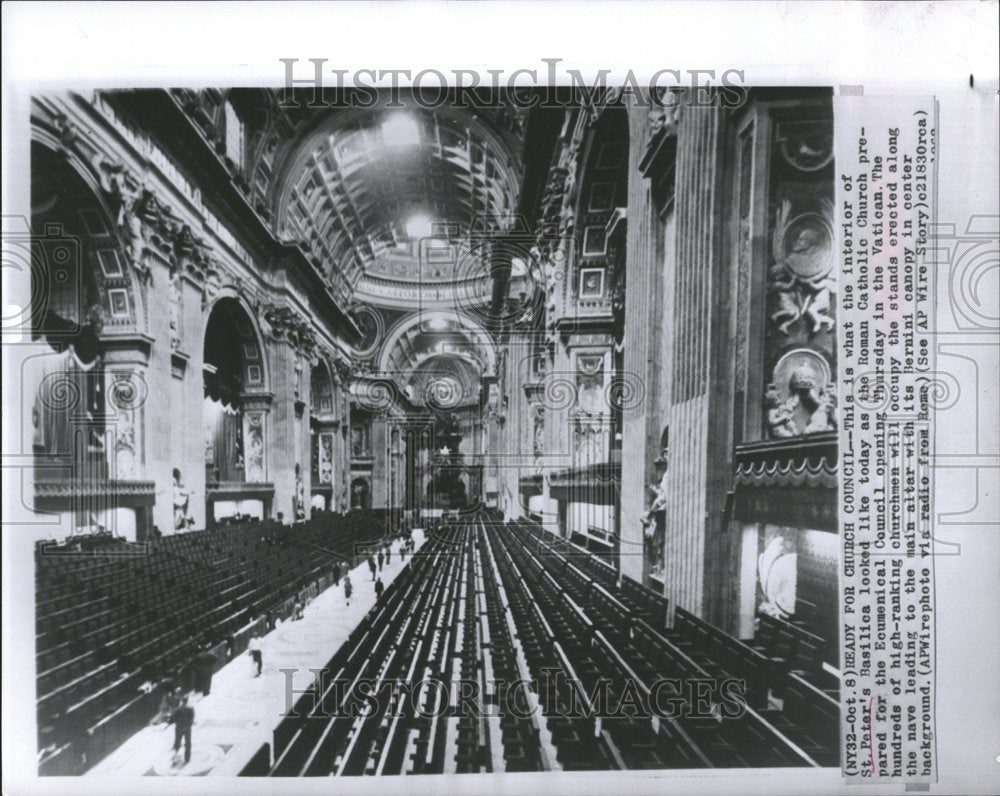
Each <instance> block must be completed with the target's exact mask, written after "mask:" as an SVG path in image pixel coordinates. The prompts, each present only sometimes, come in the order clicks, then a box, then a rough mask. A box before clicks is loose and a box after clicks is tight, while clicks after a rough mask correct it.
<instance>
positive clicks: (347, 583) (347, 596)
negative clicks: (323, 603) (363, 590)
mask: <svg viewBox="0 0 1000 796" xmlns="http://www.w3.org/2000/svg"><path fill="white" fill-rule="evenodd" d="M353 591H354V587H353V586H352V585H351V576H350V575H345V576H344V600H345V601H346V602H347V604H348V605H350V604H351V592H353Z"/></svg>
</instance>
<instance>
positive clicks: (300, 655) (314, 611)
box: [86, 530, 424, 777]
mask: <svg viewBox="0 0 1000 796" xmlns="http://www.w3.org/2000/svg"><path fill="white" fill-rule="evenodd" d="M413 536H414V541H415V544H416V548H417V549H419V548H420V546H421V545H422V544H423V541H424V539H423V534H422V532H421V531H419V530H415V531H414V534H413ZM409 561H410V557H409V556H408V557H407V559H406V562H402V561H401V560H400V558H399V542H394V543H393V545H392V562H391V563H390V564H387V565H385V566H384V567H383V569H382V573H381V577H382V582H383V583H384V584H385V585H386V586H387V587H388V585H389V584H390V583H392V581H393V580H395V579H396V577H397V576H398V575H399V573H400V572H401V571H402V570H403V568H404V567H405V566H406V565H407V564H409ZM351 583H352V585H353V586H354V593H353V595H352V597H351V604H350V606H347V605H345V601H344V586H343V581H341V583H340V585H338V586H331V587H330V588H329V589H327V590H326V591H325V592H323V593H322V594H320V595H318V596H317V597H316V599H315V600H313V601H312V602H311V603H310V604H309V605H307V606H306V608H305V611H304V612H303V618H302V619H300V620H298V621H286V622H284V623H282V624H281V625H279V626H278V627H276V628H275V629H274V630H273V631H272V632H271V633H269V634H268V635H267V636H265V637H264V643H263V659H264V667H263V671H262V673H261V675H260V677H257V676H255V675H256V667H255V665H254V663H253V661H252V660H251V658H250V655H249V653H243V654H242V655H239V656H238V657H236V658H234V659H233V660H232V661H230V662H229V663H227V664H226V665H225V666H224V667H222V668H221V669H220V670H219V671H218V672H216V673H215V676H214V677H213V678H212V693H211V694H209V695H208V696H206V697H202V696H201V695H192V696H191V699H190V704H191V705H193V706H194V710H195V723H194V730H193V732H192V736H191V740H192V743H191V761H190V762H189V763H186V764H185V763H183V748H182V752H181V755H180V756H179V757H177V758H175V755H174V752H173V743H174V728H173V725H170V724H160V725H151V726H147V727H145V728H143V729H142V730H140V731H139V732H137V733H136V734H135V735H133V736H132V737H131V738H129V739H128V740H127V741H126V742H125V743H123V744H122V745H121V746H120V747H118V749H116V750H115V751H114V752H112V753H111V754H110V755H108V756H107V757H106V758H104V760H102V761H101V762H100V763H98V764H97V765H96V766H94V767H93V768H92V769H91V770H90V771H88V772H87V774H86V776H129V777H133V776H207V775H213V776H236V775H237V774H239V772H240V771H241V770H242V769H243V767H244V766H245V765H246V764H247V763H248V762H249V760H250V758H251V757H253V755H254V754H255V753H256V752H257V750H259V749H260V747H261V745H262V744H264V743H270V742H271V740H272V733H273V731H274V728H275V727H276V726H277V725H278V723H279V722H280V721H281V715H282V714H283V713H284V712H285V711H286V690H287V688H288V686H287V682H286V675H285V674H284V673H282V672H281V671H280V670H281V669H294V670H295V674H294V675H293V676H292V684H293V685H292V687H293V689H294V690H295V691H296V692H300V691H303V690H305V689H306V688H308V687H309V685H310V684H311V683H312V681H313V674H312V672H311V671H310V669H319V668H322V667H324V666H325V665H326V664H327V662H328V661H329V660H330V658H331V657H333V655H334V653H336V651H337V650H338V649H339V648H340V646H341V645H342V644H343V643H344V641H345V640H346V639H347V638H348V636H349V635H350V634H351V631H353V630H354V628H355V627H357V625H358V623H359V622H360V621H361V620H362V619H363V618H364V616H365V614H366V613H367V612H368V611H369V609H371V607H372V606H373V605H374V604H375V588H374V583H373V581H372V578H371V572H370V570H369V569H368V564H367V563H365V562H364V561H362V562H361V564H360V565H359V566H357V567H355V568H354V569H352V570H351ZM296 698H297V694H296V695H295V696H293V697H292V701H294V699H296ZM175 761H176V762H177V763H178V764H177V765H175Z"/></svg>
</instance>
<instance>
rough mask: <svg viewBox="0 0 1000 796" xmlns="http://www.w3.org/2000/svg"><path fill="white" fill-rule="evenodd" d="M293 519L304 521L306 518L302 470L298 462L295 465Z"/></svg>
mask: <svg viewBox="0 0 1000 796" xmlns="http://www.w3.org/2000/svg"><path fill="white" fill-rule="evenodd" d="M294 504H295V506H294V508H295V519H296V520H304V519H305V518H306V487H305V484H303V482H302V469H301V467H299V464H298V462H296V464H295V500H294Z"/></svg>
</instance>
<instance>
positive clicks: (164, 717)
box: [153, 685, 184, 724]
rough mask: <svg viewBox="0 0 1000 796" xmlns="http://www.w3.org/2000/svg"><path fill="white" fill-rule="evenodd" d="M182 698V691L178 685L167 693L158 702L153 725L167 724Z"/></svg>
mask: <svg viewBox="0 0 1000 796" xmlns="http://www.w3.org/2000/svg"><path fill="white" fill-rule="evenodd" d="M183 697H184V691H183V689H182V688H181V687H180V686H179V685H178V686H174V688H173V689H171V690H169V691H167V692H166V693H165V694H164V695H163V699H161V700H160V709H159V711H157V713H156V716H155V718H154V719H153V724H167V723H169V722H170V720H171V718H172V717H173V715H174V711H175V710H177V708H179V707H180V704H181V699H183Z"/></svg>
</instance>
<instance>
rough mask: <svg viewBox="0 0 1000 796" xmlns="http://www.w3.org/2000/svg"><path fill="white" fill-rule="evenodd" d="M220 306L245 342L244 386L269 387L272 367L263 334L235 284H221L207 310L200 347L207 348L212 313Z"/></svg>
mask: <svg viewBox="0 0 1000 796" xmlns="http://www.w3.org/2000/svg"><path fill="white" fill-rule="evenodd" d="M220 308H221V311H222V312H225V313H226V314H227V315H229V317H230V318H231V320H232V321H233V324H234V326H235V328H236V330H237V333H238V335H239V338H240V342H241V343H242V346H241V351H242V354H243V359H242V366H243V373H242V378H243V379H244V385H245V388H246V389H247V390H248V391H254V392H263V391H266V390H267V389H268V385H269V384H270V378H269V374H270V371H269V368H268V363H267V355H266V350H265V348H264V335H263V333H262V332H261V328H260V325H259V324H258V322H257V320H256V318H255V316H254V312H253V310H252V309H251V308H250V305H249V304H248V303H247V301H246V299H244V298H243V296H241V295H240V294H239V293H238V292H237V291H236V289H235V288H232V287H224V288H222V289H221V290H219V292H218V294H217V295H216V296H215V298H214V299H213V301H212V303H211V304H210V305H209V307H208V310H207V312H206V313H205V325H204V327H203V332H202V340H201V347H200V348H201V350H202V351H204V350H205V347H206V345H207V344H208V334H209V324H210V322H211V320H212V317H213V314H214V313H216V312H217V311H220ZM252 367H256V368H257V370H255V371H252V370H251V368H252Z"/></svg>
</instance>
